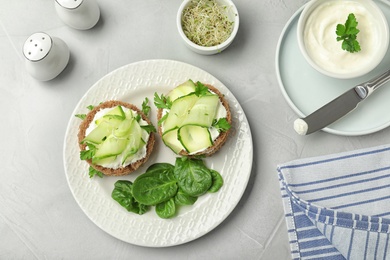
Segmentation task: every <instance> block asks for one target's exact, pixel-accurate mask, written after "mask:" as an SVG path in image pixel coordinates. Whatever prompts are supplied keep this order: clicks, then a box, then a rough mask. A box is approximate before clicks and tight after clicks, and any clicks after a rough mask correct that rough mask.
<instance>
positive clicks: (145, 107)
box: [142, 98, 150, 116]
mask: <svg viewBox="0 0 390 260" xmlns="http://www.w3.org/2000/svg"><path fill="white" fill-rule="evenodd" d="M149 112H150V106H149V99H148V98H145V100H144V102H142V113H144V114H145V115H146V116H148V115H149Z"/></svg>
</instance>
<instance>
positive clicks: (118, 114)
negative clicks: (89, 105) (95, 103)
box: [103, 106, 126, 120]
mask: <svg viewBox="0 0 390 260" xmlns="http://www.w3.org/2000/svg"><path fill="white" fill-rule="evenodd" d="M103 117H106V118H107V117H108V118H109V117H112V118H117V119H120V120H124V119H125V118H126V116H125V112H124V111H123V108H122V107H121V106H117V107H115V108H113V109H112V110H110V111H108V112H107V113H106V114H105V115H104V116H103Z"/></svg>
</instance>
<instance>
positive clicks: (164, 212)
mask: <svg viewBox="0 0 390 260" xmlns="http://www.w3.org/2000/svg"><path fill="white" fill-rule="evenodd" d="M156 213H157V215H158V216H159V217H160V218H165V219H166V218H172V217H174V216H175V213H176V205H175V201H174V199H173V198H170V199H169V200H167V201H164V202H161V203H159V204H157V205H156Z"/></svg>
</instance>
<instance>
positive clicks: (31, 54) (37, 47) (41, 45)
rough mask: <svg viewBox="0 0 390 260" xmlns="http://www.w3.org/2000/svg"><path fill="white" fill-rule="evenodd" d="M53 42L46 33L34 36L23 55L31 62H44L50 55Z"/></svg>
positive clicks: (29, 39)
mask: <svg viewBox="0 0 390 260" xmlns="http://www.w3.org/2000/svg"><path fill="white" fill-rule="evenodd" d="M52 45H53V41H52V39H51V37H50V36H49V35H47V34H46V33H42V32H38V33H34V34H32V35H31V36H30V37H28V39H27V40H26V42H25V43H24V46H23V54H24V56H25V57H26V58H27V59H28V60H30V61H39V60H42V59H43V58H45V57H46V56H47V54H49V52H50V49H51V47H52Z"/></svg>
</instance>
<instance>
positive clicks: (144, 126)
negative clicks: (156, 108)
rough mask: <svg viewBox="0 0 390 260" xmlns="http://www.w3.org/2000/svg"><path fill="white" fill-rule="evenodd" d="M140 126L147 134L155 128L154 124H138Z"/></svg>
mask: <svg viewBox="0 0 390 260" xmlns="http://www.w3.org/2000/svg"><path fill="white" fill-rule="evenodd" d="M140 127H141V128H142V129H144V130H145V131H146V132H148V134H150V133H155V132H156V128H155V127H154V125H140Z"/></svg>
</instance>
